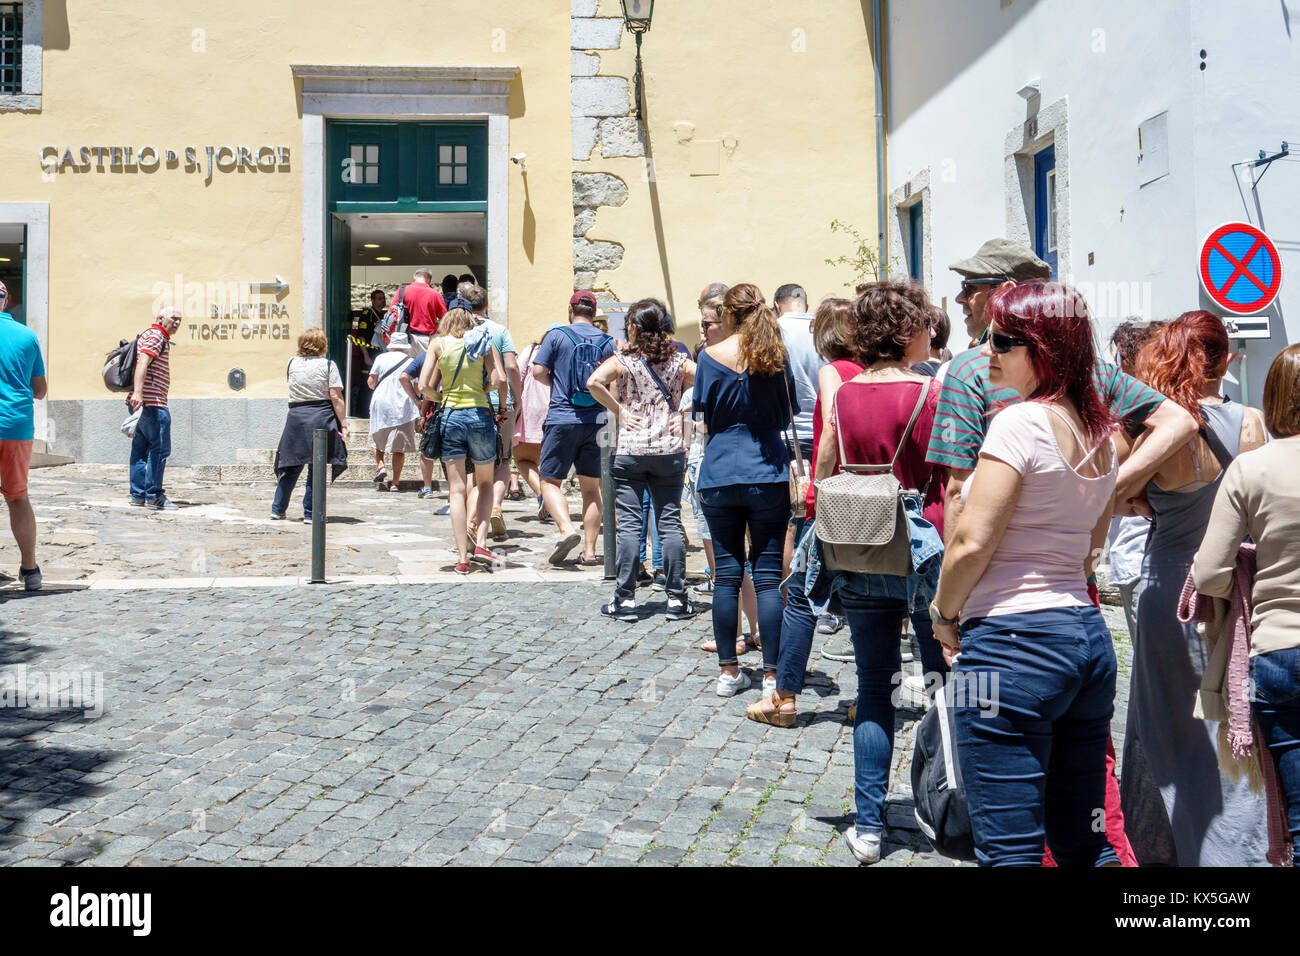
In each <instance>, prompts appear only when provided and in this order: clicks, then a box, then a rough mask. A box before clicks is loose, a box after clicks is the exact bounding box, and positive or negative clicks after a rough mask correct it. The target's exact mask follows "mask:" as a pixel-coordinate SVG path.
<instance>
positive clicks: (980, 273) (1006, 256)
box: [948, 239, 1052, 282]
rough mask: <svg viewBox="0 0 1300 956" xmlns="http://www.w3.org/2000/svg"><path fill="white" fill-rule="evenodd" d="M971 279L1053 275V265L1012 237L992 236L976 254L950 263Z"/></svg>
mask: <svg viewBox="0 0 1300 956" xmlns="http://www.w3.org/2000/svg"><path fill="white" fill-rule="evenodd" d="M948 268H949V269H951V270H952V271H953V272H957V273H960V274H961V275H963V276H964V277H966V278H967V279H983V278H993V277H995V276H1003V277H1005V278H1008V279H1011V280H1012V281H1014V282H1031V281H1033V280H1034V279H1050V278H1051V277H1052V267H1051V266H1049V265H1048V264H1047V263H1046V262H1044V261H1043V260H1042V259H1040V258H1038V256H1036V255H1034V253H1033V251H1032V250H1031V249H1029V248H1028V247H1026V246H1022V245H1021V244H1020V243H1018V242H1012V241H1011V240H1010V239H990V240H989V241H988V242H986V243H984V245H982V246H980V247H979V250H978V251H976V253H975V255H973V256H970V257H969V258H967V259H960V260H958V261H957V262H954V263H953V264H952V265H950V266H949V267H948Z"/></svg>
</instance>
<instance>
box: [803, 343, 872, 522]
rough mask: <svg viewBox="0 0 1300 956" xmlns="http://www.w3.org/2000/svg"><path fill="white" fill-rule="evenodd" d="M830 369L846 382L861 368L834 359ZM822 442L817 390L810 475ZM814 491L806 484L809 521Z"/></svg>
mask: <svg viewBox="0 0 1300 956" xmlns="http://www.w3.org/2000/svg"><path fill="white" fill-rule="evenodd" d="M831 368H833V369H835V371H837V372H839V373H840V381H841V382H847V381H848V380H849V379H851V378H853V377H854V376H855V375H857V374H858V373H859V372H861V371H862V366H861V365H859V364H858V363H857V362H850V361H849V360H848V359H836V360H835V361H834V362H831ZM821 440H822V391H821V389H820V388H819V389H817V403H816V404H815V405H814V406H813V452H812V461H810V462H808V474H810V475H811V474H812V473H813V472H814V471H815V470H816V469H817V446H818V445H819V444H821ZM815 491H816V489H814V488H813V484H812V482H811V481H810V482H808V497H807V499H806V500H805V502H804V503H805V504H806V505H807V507H808V518H809V520H811V519H812V518H814V517H815V516H816V512H817V499H816V497H814V495H815Z"/></svg>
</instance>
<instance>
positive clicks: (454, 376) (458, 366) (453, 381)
mask: <svg viewBox="0 0 1300 956" xmlns="http://www.w3.org/2000/svg"><path fill="white" fill-rule="evenodd" d="M449 337H450V336H449ZM464 341H465V340H464V339H463V338H462V339H461V343H462V344H461V348H460V361H459V362H457V363H456V371H455V372H453V373H452V376H451V384H450V385H448V386H447V387H446V388H444V389H443V390H442V391H443V394H446V393H447V392H450V391H451V390H452V389H453V388H455V387H456V380H457V379H458V378H460V369H461V366H463V365H464V364H465V346H464V344H463V343H464ZM439 358H441V356H439ZM425 361H426V362H427V361H428V359H425Z"/></svg>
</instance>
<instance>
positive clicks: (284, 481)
mask: <svg viewBox="0 0 1300 956" xmlns="http://www.w3.org/2000/svg"><path fill="white" fill-rule="evenodd" d="M304 468H306V469H307V485H306V487H304V488H303V490H302V516H303V517H304V518H310V517H311V465H310V464H308V465H290V466H289V467H288V468H285V469H284V470H283V471H281V472H280V473H279V474H278V475H276V476H275V498H274V499H272V501H271V511H272V513H273V514H278V515H282V514H284V513H285V511H286V510H287V509H288V507H289V499H290V498H292V497H293V488H294V485H296V484H298V476H299V475H301V474H302V470H303V469H304Z"/></svg>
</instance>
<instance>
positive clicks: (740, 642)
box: [700, 635, 759, 655]
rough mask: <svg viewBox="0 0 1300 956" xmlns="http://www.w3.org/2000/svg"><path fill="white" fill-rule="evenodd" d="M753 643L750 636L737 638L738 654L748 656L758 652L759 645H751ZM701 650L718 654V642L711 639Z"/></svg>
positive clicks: (701, 645)
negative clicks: (755, 651) (751, 652)
mask: <svg viewBox="0 0 1300 956" xmlns="http://www.w3.org/2000/svg"><path fill="white" fill-rule="evenodd" d="M751 641H752V638H750V637H749V636H748V635H742V636H740V637H738V638H736V654H737V655H740V654H748V653H749V652H750V651H753V650H758V649H759V648H758V645H757V644H754V643H751ZM700 650H702V651H711V652H712V653H714V654H716V653H717V652H718V642H717V641H715V640H714V639H713V638H709V639H708V640H707V641H704V642H703V643H701V644H700Z"/></svg>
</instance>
